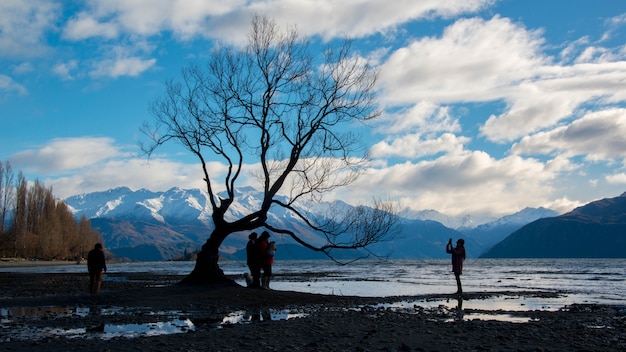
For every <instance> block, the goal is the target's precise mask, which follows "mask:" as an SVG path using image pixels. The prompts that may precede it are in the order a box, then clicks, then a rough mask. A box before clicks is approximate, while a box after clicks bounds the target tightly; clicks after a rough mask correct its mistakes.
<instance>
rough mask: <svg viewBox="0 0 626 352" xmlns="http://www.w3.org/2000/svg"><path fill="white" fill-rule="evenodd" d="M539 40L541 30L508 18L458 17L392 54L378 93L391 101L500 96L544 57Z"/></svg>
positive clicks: (444, 101)
mask: <svg viewBox="0 0 626 352" xmlns="http://www.w3.org/2000/svg"><path fill="white" fill-rule="evenodd" d="M542 43H543V40H542V38H541V37H540V32H538V31H527V30H526V29H525V28H523V27H521V26H520V25H517V24H514V23H513V22H512V21H511V20H510V19H507V18H501V17H498V16H496V17H494V18H492V19H490V20H483V19H480V18H468V19H461V20H459V21H457V22H455V23H454V24H452V25H450V26H449V27H448V28H446V29H445V31H444V32H443V34H442V35H441V37H425V38H421V39H416V40H414V41H413V42H412V43H411V44H409V45H408V46H406V47H403V48H400V49H398V50H396V51H395V52H393V53H392V54H391V56H390V57H389V58H388V60H387V61H386V62H385V64H384V65H383V66H382V71H381V84H382V85H383V86H384V88H385V92H384V96H383V99H384V101H385V102H387V103H390V104H405V103H410V102H413V101H416V100H418V101H419V100H429V101H433V102H438V103H447V102H463V101H489V100H494V99H502V98H504V97H506V91H507V90H508V89H510V86H511V85H512V84H514V83H518V82H519V81H520V80H522V79H525V78H527V77H528V74H529V73H528V72H529V71H530V72H531V73H532V72H534V68H535V67H536V66H537V65H540V64H541V63H542V62H544V61H545V60H546V58H545V57H544V56H543V55H542V54H540V52H539V49H540V47H541V45H542ZM461 58H462V59H461Z"/></svg>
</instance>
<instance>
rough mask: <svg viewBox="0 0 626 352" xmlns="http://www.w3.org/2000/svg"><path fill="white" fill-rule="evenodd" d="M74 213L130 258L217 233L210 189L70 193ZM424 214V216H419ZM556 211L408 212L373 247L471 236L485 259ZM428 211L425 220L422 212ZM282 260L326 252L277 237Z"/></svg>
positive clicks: (471, 248)
mask: <svg viewBox="0 0 626 352" xmlns="http://www.w3.org/2000/svg"><path fill="white" fill-rule="evenodd" d="M261 196H262V193H261V192H259V191H257V190H255V189H253V188H241V189H239V190H238V193H237V202H236V203H234V204H233V207H232V212H231V213H230V215H229V216H230V217H231V218H236V217H240V216H242V215H244V214H249V213H250V212H251V211H252V209H255V208H256V205H257V204H258V203H259V202H260V200H261ZM65 202H66V203H67V204H68V205H69V206H70V208H71V209H72V211H73V212H74V215H75V216H76V217H80V216H82V215H85V217H87V218H89V219H91V222H92V224H93V226H94V227H95V228H97V229H98V230H99V231H100V233H101V234H102V235H103V236H104V241H105V246H106V247H107V249H108V250H110V251H111V252H113V253H114V254H115V255H117V256H119V257H124V258H128V259H129V260H138V261H149V260H167V259H171V258H174V257H176V256H179V255H181V254H183V253H185V252H192V251H194V250H196V249H198V248H199V247H200V246H201V245H202V244H203V243H204V242H205V241H206V239H207V238H208V236H209V235H210V233H211V231H212V229H213V225H212V222H211V213H210V209H211V208H210V203H209V202H208V198H207V195H206V193H205V192H203V191H201V190H199V189H181V188H171V189H169V190H167V191H165V192H153V191H149V190H146V189H140V190H137V191H133V190H131V189H130V188H127V187H119V188H115V189H110V190H107V191H102V192H93V193H89V194H82V195H76V196H71V197H68V198H67V199H65ZM300 206H301V211H303V212H304V213H307V214H313V215H315V216H319V215H320V214H323V213H324V212H327V211H328V209H329V208H330V207H350V205H349V204H347V203H344V202H341V201H335V202H332V203H302V204H301V205H300ZM416 214H418V216H416ZM425 214H431V215H433V216H434V217H435V218H436V219H442V218H445V219H447V222H448V223H455V224H460V225H459V226H461V227H460V228H459V229H454V228H450V227H447V226H444V225H443V224H442V223H440V222H439V221H435V220H431V219H426V218H425ZM555 214H556V213H554V212H553V211H551V210H548V209H543V208H540V209H525V210H523V211H521V212H519V213H516V214H513V215H511V216H508V217H503V218H500V219H497V220H496V221H494V222H492V223H488V224H481V225H479V226H476V227H473V228H472V227H469V226H470V225H471V223H470V222H469V221H467V220H468V218H467V217H461V218H458V219H454V218H452V217H447V216H445V215H443V214H441V213H438V212H435V211H424V212H417V213H414V214H412V215H413V217H414V218H407V217H402V231H401V233H400V234H399V235H398V236H397V237H396V238H395V239H394V240H393V241H390V242H382V243H378V244H376V245H374V246H372V248H371V250H372V251H374V252H375V253H377V254H379V255H382V256H388V257H390V258H445V257H447V256H448V255H447V254H446V253H445V251H444V249H445V244H446V242H447V241H448V239H449V238H461V237H463V238H465V240H466V247H467V249H468V256H469V257H477V256H478V255H480V254H481V253H482V252H484V251H485V250H486V249H487V248H488V247H490V246H491V245H492V244H493V243H496V242H499V241H500V240H502V239H503V238H505V237H506V236H507V235H508V234H510V233H511V232H512V231H514V230H515V229H518V228H520V227H521V226H523V225H524V224H527V223H529V222H531V221H534V220H536V219H538V218H540V217H545V216H553V215H555ZM269 216H270V217H271V221H272V222H273V223H274V224H276V225H279V226H282V227H284V228H288V229H291V230H293V231H294V232H296V233H298V234H299V235H300V236H302V237H303V238H304V239H306V240H307V241H309V242H311V243H314V244H321V243H323V239H322V238H320V237H319V235H318V234H316V233H314V232H311V231H310V230H309V229H308V228H307V226H305V224H304V223H302V221H301V220H300V219H297V218H293V217H290V216H289V213H287V212H284V211H283V210H282V209H279V208H278V209H272V211H271V212H270V214H269ZM415 217H421V219H418V218H415ZM274 239H275V240H277V244H278V246H279V258H281V259H317V258H320V255H319V253H314V252H312V251H309V250H305V249H303V248H302V247H301V246H299V245H297V244H295V242H294V241H293V240H291V239H290V238H286V237H285V238H274ZM246 241H247V233H235V234H232V235H231V236H229V237H228V239H227V240H226V241H225V242H224V244H223V245H222V247H221V251H222V255H223V256H225V257H227V258H232V259H244V258H245V253H244V252H243V251H242V249H243V248H244V247H245V243H246Z"/></svg>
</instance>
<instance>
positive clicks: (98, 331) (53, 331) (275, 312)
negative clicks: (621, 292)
mask: <svg viewBox="0 0 626 352" xmlns="http://www.w3.org/2000/svg"><path fill="white" fill-rule="evenodd" d="M492 301H493V302H492ZM496 301H497V303H498V304H495V303H496ZM508 302H509V303H508V304H505V307H500V306H501V305H502V304H503V300H502V299H501V298H493V299H469V300H463V299H458V298H455V297H447V298H439V299H430V298H427V299H418V300H398V301H391V302H388V303H379V304H374V305H363V306H354V307H347V308H346V307H342V308H340V307H337V308H335V309H343V310H345V311H364V312H376V311H381V310H382V311H389V312H397V313H405V314H427V315H428V316H429V317H430V318H432V320H434V321H442V322H447V323H448V322H450V323H451V322H463V321H472V320H490V321H500V322H511V323H529V322H532V321H536V319H534V318H531V317H530V316H528V315H525V314H524V312H525V311H526V312H530V311H533V309H532V308H534V307H536V305H535V304H528V303H529V302H528V301H527V298H526V299H519V298H518V299H511V300H508ZM494 304H495V305H496V306H497V307H498V309H494ZM502 308H504V309H502ZM562 308H563V306H559V307H558V308H557V303H556V302H553V303H551V304H546V302H545V301H544V303H543V304H542V305H540V306H539V307H538V308H537V309H536V310H541V311H556V310H558V309H562ZM316 312H317V310H316V309H315V308H312V309H311V310H310V311H306V310H290V309H272V308H269V309H259V310H238V311H233V312H230V313H228V314H225V315H222V316H221V317H206V318H198V317H197V315H198V312H182V311H179V310H172V311H151V310H150V308H149V307H133V308H128V307H116V306H108V307H81V306H51V307H12V308H0V328H2V330H3V338H2V339H3V340H5V341H8V340H11V339H18V340H26V339H30V340H33V339H44V338H55V337H64V338H68V339H75V338H88V339H90V338H97V339H102V340H107V339H111V338H115V337H125V338H138V337H145V336H155V335H168V334H180V333H187V332H190V331H196V330H198V329H222V328H225V327H233V326H237V325H240V324H253V323H255V322H260V321H268V320H290V319H300V318H304V319H306V318H307V317H310V316H313V315H315V314H317V313H316ZM130 315H132V316H136V317H137V322H133V323H124V324H117V323H111V322H108V321H107V322H104V323H102V324H100V325H94V324H93V322H94V321H96V323H95V324H97V322H98V317H107V318H106V319H104V320H111V319H113V320H114V319H115V317H116V316H120V317H122V316H126V317H128V316H130ZM193 316H196V318H193ZM61 319H66V320H67V319H69V321H68V322H65V321H57V322H54V320H61ZM94 319H95V320H94ZM47 321H48V322H49V323H47V324H46V322H47ZM89 322H91V323H92V324H91V325H90V323H89ZM42 325H43V326H42ZM45 325H48V326H45ZM63 325H65V326H63ZM81 325H82V326H81ZM0 342H1V341H0Z"/></svg>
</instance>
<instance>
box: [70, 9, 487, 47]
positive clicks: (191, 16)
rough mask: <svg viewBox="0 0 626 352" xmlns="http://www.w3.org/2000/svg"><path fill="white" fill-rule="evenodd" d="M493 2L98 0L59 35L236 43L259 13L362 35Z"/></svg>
mask: <svg viewBox="0 0 626 352" xmlns="http://www.w3.org/2000/svg"><path fill="white" fill-rule="evenodd" d="M494 2H495V0H450V1H439V0H424V1H420V2H417V3H416V2H415V1H396V2H394V6H389V4H388V3H385V2H381V1H374V0H369V1H363V0H346V1H341V2H336V1H331V0H325V1H314V0H302V1H290V0H278V1H268V0H256V1H243V0H239V1H221V0H212V1H186V0H178V1H169V0H105V1H102V0H101V1H92V2H90V3H89V6H88V8H87V9H85V10H84V11H82V12H81V13H80V14H79V15H77V16H75V18H73V19H71V20H70V21H68V23H67V24H66V26H65V28H64V36H65V37H66V38H69V39H73V40H82V39H86V38H90V37H103V38H113V37H117V36H120V35H130V36H143V37H146V36H151V35H157V34H159V33H161V32H163V31H170V32H172V33H174V35H175V36H177V37H178V38H180V39H182V40H188V39H191V38H194V37H198V36H203V37H209V38H223V39H225V40H229V41H232V42H234V43H241V42H244V41H245V40H246V35H247V32H248V24H249V21H250V18H251V16H252V15H254V14H257V13H258V14H262V15H267V16H270V17H272V18H274V19H275V20H276V21H277V22H278V23H279V24H282V25H293V24H294V23H297V24H298V30H299V31H300V32H301V33H302V34H303V35H306V36H309V35H319V36H322V37H323V38H325V39H331V38H335V37H340V36H346V35H347V36H350V37H363V36H366V35H370V34H373V33H379V32H385V31H393V30H395V28H396V27H397V26H398V25H399V24H402V23H406V22H407V21H410V20H415V19H420V18H421V19H423V18H433V17H444V18H449V17H452V16H455V15H459V14H463V13H472V12H476V11H478V10H481V9H484V8H485V7H487V6H488V5H490V4H492V3H494ZM321 18H323V19H324V20H323V21H320V20H319V19H321Z"/></svg>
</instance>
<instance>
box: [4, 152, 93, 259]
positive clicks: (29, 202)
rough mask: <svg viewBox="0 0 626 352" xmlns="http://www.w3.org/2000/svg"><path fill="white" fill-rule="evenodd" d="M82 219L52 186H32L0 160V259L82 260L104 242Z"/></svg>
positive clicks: (20, 174)
mask: <svg viewBox="0 0 626 352" xmlns="http://www.w3.org/2000/svg"><path fill="white" fill-rule="evenodd" d="M101 240H102V237H101V236H100V234H99V233H98V231H96V230H94V229H92V228H91V222H90V221H89V220H88V219H87V218H86V217H85V216H82V217H81V219H80V220H79V221H77V220H76V219H75V218H74V215H73V213H72V212H71V210H70V208H69V207H68V205H67V204H65V202H63V201H61V200H58V199H56V198H55V197H54V195H53V193H52V187H45V185H44V184H43V183H41V182H40V181H39V180H35V181H33V182H32V183H29V182H28V181H27V180H26V178H25V177H24V175H23V174H22V172H21V171H20V172H19V173H18V174H17V177H16V175H15V173H14V172H13V170H12V167H11V164H10V163H9V162H8V161H6V162H4V163H3V162H1V161H0V257H11V258H35V259H41V260H80V259H81V258H84V257H85V256H86V254H87V252H88V251H89V250H91V249H92V248H93V247H94V245H95V244H96V243H97V242H99V241H101Z"/></svg>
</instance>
